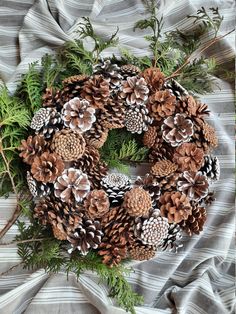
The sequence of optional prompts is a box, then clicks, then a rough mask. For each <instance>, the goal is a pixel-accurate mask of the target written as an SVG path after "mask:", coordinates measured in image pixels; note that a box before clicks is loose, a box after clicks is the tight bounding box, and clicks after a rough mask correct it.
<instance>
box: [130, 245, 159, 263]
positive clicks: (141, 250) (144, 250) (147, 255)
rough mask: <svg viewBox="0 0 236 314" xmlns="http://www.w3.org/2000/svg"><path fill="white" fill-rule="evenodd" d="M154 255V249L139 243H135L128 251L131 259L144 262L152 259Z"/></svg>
mask: <svg viewBox="0 0 236 314" xmlns="http://www.w3.org/2000/svg"><path fill="white" fill-rule="evenodd" d="M155 254H156V248H155V247H154V246H151V245H145V244H143V243H142V242H141V241H136V242H135V243H134V244H133V245H132V246H131V248H130V250H129V255H130V257H131V258H132V259H134V260H138V261H145V260H149V259H151V258H153V257H154V256H155Z"/></svg>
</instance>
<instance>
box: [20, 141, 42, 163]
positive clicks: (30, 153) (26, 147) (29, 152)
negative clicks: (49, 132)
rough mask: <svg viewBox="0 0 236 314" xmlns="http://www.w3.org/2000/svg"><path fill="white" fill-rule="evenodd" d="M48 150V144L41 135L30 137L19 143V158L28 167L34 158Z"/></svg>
mask: <svg viewBox="0 0 236 314" xmlns="http://www.w3.org/2000/svg"><path fill="white" fill-rule="evenodd" d="M47 148H48V143H47V142H46V141H45V139H44V137H43V136H42V135H35V136H32V135H30V136H29V137H28V138H27V140H22V141H21V146H20V147H19V150H20V151H21V153H20V155H19V156H20V157H21V158H23V161H24V162H25V163H27V164H28V165H32V163H33V161H34V159H35V157H36V156H40V155H41V154H42V153H43V152H44V151H45V150H47Z"/></svg>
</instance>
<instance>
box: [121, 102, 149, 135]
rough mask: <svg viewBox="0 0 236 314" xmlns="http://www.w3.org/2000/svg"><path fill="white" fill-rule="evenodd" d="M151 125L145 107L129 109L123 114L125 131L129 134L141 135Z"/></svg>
mask: <svg viewBox="0 0 236 314" xmlns="http://www.w3.org/2000/svg"><path fill="white" fill-rule="evenodd" d="M151 123H152V119H151V118H150V117H149V115H148V110H147V108H146V107H145V106H139V107H135V108H130V109H129V110H127V111H126V114H125V126H126V129H127V131H129V132H131V133H138V134H141V133H142V132H143V131H147V129H148V126H149V125H150V124H151Z"/></svg>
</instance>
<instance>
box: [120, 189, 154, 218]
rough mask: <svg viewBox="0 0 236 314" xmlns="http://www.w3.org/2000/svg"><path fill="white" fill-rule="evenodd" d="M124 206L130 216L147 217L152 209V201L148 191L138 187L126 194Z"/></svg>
mask: <svg viewBox="0 0 236 314" xmlns="http://www.w3.org/2000/svg"><path fill="white" fill-rule="evenodd" d="M123 206H124V208H125V209H126V210H127V212H128V214H129V215H130V216H134V217H140V216H146V215H147V214H148V212H149V210H150V209H151V208H152V199H151V196H150V194H149V193H148V192H147V191H145V190H144V189H142V188H140V187H137V188H133V189H131V190H130V191H128V192H126V193H125V196H124V203H123Z"/></svg>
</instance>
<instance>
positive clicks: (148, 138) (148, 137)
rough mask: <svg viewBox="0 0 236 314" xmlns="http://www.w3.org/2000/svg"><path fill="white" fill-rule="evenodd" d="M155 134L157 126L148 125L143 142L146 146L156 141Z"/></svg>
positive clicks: (151, 145)
mask: <svg viewBox="0 0 236 314" xmlns="http://www.w3.org/2000/svg"><path fill="white" fill-rule="evenodd" d="M157 134H158V132H157V127H156V126H149V127H148V129H147V131H146V132H144V135H143V144H144V145H145V146H147V147H148V148H151V147H153V146H154V144H155V142H156V138H157Z"/></svg>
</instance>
